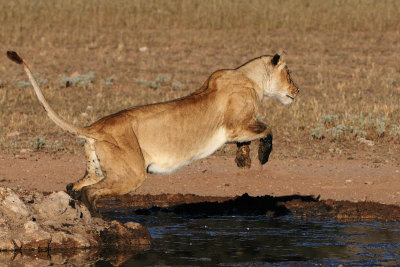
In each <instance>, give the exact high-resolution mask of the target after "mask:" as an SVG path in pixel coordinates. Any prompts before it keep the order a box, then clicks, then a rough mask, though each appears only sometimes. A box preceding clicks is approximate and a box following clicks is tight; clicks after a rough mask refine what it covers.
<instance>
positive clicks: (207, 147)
mask: <svg viewBox="0 0 400 267" xmlns="http://www.w3.org/2000/svg"><path fill="white" fill-rule="evenodd" d="M226 141H227V135H226V131H225V129H224V128H220V129H219V130H218V131H217V132H216V133H215V134H214V135H213V136H212V137H211V138H209V139H208V140H207V141H206V142H205V144H203V145H201V146H200V148H199V149H196V150H193V151H190V152H189V153H187V152H188V151H185V153H180V155H176V154H175V155H171V154H169V153H168V154H156V153H154V155H152V160H151V162H150V163H149V164H148V166H147V171H148V172H150V173H171V172H173V171H175V170H177V169H179V168H181V167H183V166H185V165H188V164H190V163H191V162H193V161H195V160H198V159H202V158H205V157H207V156H209V155H211V154H212V153H214V152H215V151H216V150H217V149H218V148H220V147H221V146H222V145H223V144H225V143H226ZM182 155H185V156H182Z"/></svg>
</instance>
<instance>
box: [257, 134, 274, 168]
mask: <svg viewBox="0 0 400 267" xmlns="http://www.w3.org/2000/svg"><path fill="white" fill-rule="evenodd" d="M271 151H272V134H269V135H267V136H266V137H264V138H261V139H260V145H259V147H258V160H259V161H260V163H261V165H264V164H265V163H267V161H268V158H269V154H271Z"/></svg>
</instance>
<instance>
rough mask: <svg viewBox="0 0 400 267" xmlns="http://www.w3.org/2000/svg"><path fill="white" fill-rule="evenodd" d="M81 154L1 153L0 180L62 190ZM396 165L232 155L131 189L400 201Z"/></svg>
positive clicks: (79, 166) (76, 173) (79, 169)
mask: <svg viewBox="0 0 400 267" xmlns="http://www.w3.org/2000/svg"><path fill="white" fill-rule="evenodd" d="M84 162H85V161H84V157H83V155H73V154H62V155H51V154H44V153H25V154H19V155H9V154H3V155H1V154H0V185H2V186H8V187H11V188H15V187H17V186H20V187H22V188H23V189H38V190H40V191H54V190H64V189H65V186H66V185H67V184H68V183H70V182H74V181H75V180H77V179H79V178H80V177H82V176H83V174H84V171H85V164H84ZM399 179H400V167H399V166H398V165H394V164H392V163H371V162H370V161H363V160H338V159H332V160H326V159H325V160H310V159H288V160H282V159H274V158H272V159H270V161H269V162H268V163H267V164H266V165H264V166H260V165H259V164H258V163H257V162H256V161H255V160H253V166H252V167H251V168H250V169H239V168H237V167H236V164H235V163H234V157H233V156H231V155H222V156H220V155H218V156H211V157H209V158H206V159H203V160H199V161H197V162H194V163H192V164H190V165H189V166H186V167H184V168H182V169H180V170H178V171H177V172H175V173H173V174H170V175H153V174H149V176H148V179H147V180H146V181H145V182H144V184H143V185H142V186H141V187H140V188H138V189H137V190H136V191H135V192H134V193H133V194H140V195H144V194H152V195H157V194H163V193H169V194H176V193H181V194H196V195H200V196H236V195H242V194H244V193H248V194H249V195H250V196H263V195H270V196H285V195H293V194H298V195H304V196H306V195H314V196H318V195H320V197H321V199H333V200H349V201H354V202H360V201H373V202H379V203H382V204H394V205H400V183H399V182H398V181H399Z"/></svg>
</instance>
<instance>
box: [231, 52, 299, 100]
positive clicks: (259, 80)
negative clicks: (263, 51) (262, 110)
mask: <svg viewBox="0 0 400 267" xmlns="http://www.w3.org/2000/svg"><path fill="white" fill-rule="evenodd" d="M238 70H241V71H243V72H244V73H245V74H246V76H248V77H249V78H250V79H251V80H253V81H254V82H255V83H256V84H257V85H258V86H259V90H260V91H259V92H258V93H259V95H260V96H267V97H273V98H276V99H278V100H279V101H280V102H281V103H283V104H285V105H287V104H291V103H292V102H293V101H294V99H295V97H296V96H297V94H298V92H299V88H298V87H297V86H296V85H295V83H294V82H293V81H292V78H291V77H290V71H289V69H288V67H287V66H286V63H285V62H283V60H282V59H281V57H280V55H278V54H276V55H274V56H270V55H265V56H261V57H259V58H256V59H254V60H251V61H249V62H247V63H246V64H244V65H242V66H240V67H239V68H238ZM261 90H262V91H261Z"/></svg>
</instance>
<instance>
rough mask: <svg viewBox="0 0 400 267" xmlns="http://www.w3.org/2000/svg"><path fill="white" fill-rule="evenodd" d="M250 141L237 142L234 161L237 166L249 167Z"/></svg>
mask: <svg viewBox="0 0 400 267" xmlns="http://www.w3.org/2000/svg"><path fill="white" fill-rule="evenodd" d="M249 145H250V142H248V143H238V150H237V151H236V158H235V162H236V165H237V166H238V167H239V168H244V169H249V168H250V167H251V159H250V146H249Z"/></svg>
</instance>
